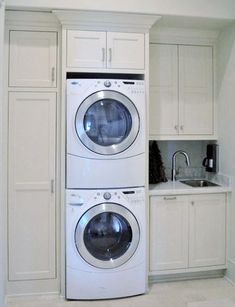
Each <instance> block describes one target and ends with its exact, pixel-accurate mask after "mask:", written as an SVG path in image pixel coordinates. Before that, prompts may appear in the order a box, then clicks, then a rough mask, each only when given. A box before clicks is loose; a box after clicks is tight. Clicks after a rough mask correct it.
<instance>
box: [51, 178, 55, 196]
mask: <svg viewBox="0 0 235 307" xmlns="http://www.w3.org/2000/svg"><path fill="white" fill-rule="evenodd" d="M54 193H55V180H54V179H51V194H54Z"/></svg>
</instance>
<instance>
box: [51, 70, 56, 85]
mask: <svg viewBox="0 0 235 307" xmlns="http://www.w3.org/2000/svg"><path fill="white" fill-rule="evenodd" d="M51 81H52V82H55V67H52V69H51Z"/></svg>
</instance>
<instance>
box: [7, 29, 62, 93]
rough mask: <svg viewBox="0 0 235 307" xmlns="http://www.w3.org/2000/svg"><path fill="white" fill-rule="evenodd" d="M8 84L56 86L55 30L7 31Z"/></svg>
mask: <svg viewBox="0 0 235 307" xmlns="http://www.w3.org/2000/svg"><path fill="white" fill-rule="evenodd" d="M9 39H10V40H9V86H10V87H12V86H18V87H56V61H57V33H55V32H39V31H10V38H9Z"/></svg>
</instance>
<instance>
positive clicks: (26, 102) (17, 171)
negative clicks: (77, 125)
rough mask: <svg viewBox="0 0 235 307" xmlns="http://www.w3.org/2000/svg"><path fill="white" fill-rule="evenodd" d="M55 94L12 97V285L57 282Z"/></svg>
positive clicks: (10, 226)
mask: <svg viewBox="0 0 235 307" xmlns="http://www.w3.org/2000/svg"><path fill="white" fill-rule="evenodd" d="M55 118H56V94H55V93H35V92H34V93H33V92H32V93H30V92H11V93H10V94H9V181H8V231H9V233H8V236H9V237H8V238H9V245H8V246H9V250H8V253H9V280H11V281H14V280H35V279H47V278H55V275H56V269H55V265H56V260H55V259H56V252H55V250H56V243H55V237H56V234H55V231H56V230H55V217H56V211H55V194H54V180H55V133H56V119H55Z"/></svg>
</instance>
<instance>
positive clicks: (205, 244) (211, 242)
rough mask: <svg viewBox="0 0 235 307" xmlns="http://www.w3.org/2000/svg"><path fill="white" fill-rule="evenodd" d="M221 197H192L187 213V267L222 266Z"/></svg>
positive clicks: (222, 225)
mask: <svg viewBox="0 0 235 307" xmlns="http://www.w3.org/2000/svg"><path fill="white" fill-rule="evenodd" d="M225 206H226V205H225V195H224V194H209V195H194V197H193V201H191V203H190V210H189V213H190V214H189V224H190V234H189V251H190V252H189V266H190V267H201V266H207V265H219V264H225V229H226V228H225V220H226V216H225V214H226V208H225Z"/></svg>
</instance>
